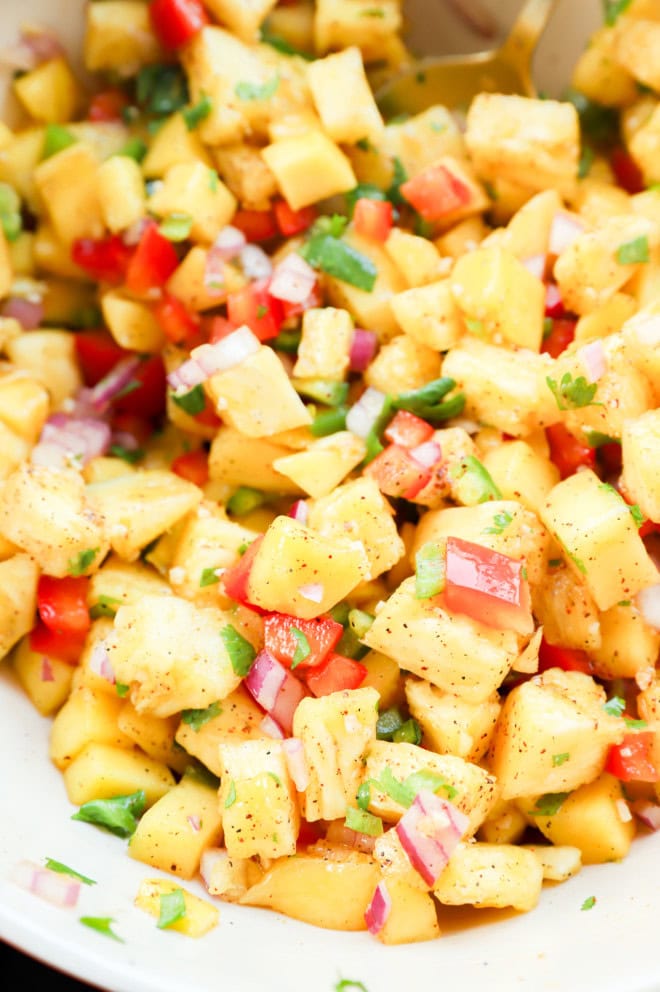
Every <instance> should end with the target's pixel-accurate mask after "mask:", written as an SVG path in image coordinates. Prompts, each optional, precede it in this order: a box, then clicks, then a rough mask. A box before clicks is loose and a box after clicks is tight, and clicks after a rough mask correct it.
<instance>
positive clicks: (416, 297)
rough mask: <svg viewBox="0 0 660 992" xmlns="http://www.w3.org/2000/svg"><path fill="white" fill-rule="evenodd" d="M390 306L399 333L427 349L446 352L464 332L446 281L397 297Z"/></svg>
mask: <svg viewBox="0 0 660 992" xmlns="http://www.w3.org/2000/svg"><path fill="white" fill-rule="evenodd" d="M391 306H392V311H393V313H394V317H395V319H396V321H397V323H398V324H399V326H400V328H401V330H402V331H403V332H404V333H405V334H409V335H410V337H412V338H414V339H415V340H416V341H419V342H420V343H421V344H425V345H426V346H427V347H429V348H435V349H437V350H438V351H448V350H449V349H450V348H453V347H454V345H456V344H458V341H459V338H460V337H461V336H462V334H463V332H464V324H463V320H462V317H461V312H460V310H459V309H458V306H457V305H456V302H455V300H454V297H453V294H452V291H451V281H450V280H449V279H442V280H440V281H439V282H431V283H429V284H428V285H427V286H418V287H417V288H415V289H407V290H405V291H404V292H403V293H397V294H396V296H393V297H392V301H391Z"/></svg>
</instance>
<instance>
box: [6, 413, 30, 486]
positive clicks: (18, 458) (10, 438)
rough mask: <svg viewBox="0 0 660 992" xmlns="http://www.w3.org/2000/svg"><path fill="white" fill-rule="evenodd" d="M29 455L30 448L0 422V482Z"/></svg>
mask: <svg viewBox="0 0 660 992" xmlns="http://www.w3.org/2000/svg"><path fill="white" fill-rule="evenodd" d="M29 454H30V446H29V444H28V443H27V441H25V440H24V439H23V438H22V437H18V435H17V434H14V432H13V431H10V430H9V428H8V427H6V426H5V424H3V423H2V421H0V480H1V479H6V478H7V477H8V476H10V475H11V474H12V472H14V471H16V469H17V468H18V466H19V465H20V464H21V463H22V462H24V461H25V459H26V458H27V457H28V455H29Z"/></svg>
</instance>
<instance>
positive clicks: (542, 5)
mask: <svg viewBox="0 0 660 992" xmlns="http://www.w3.org/2000/svg"><path fill="white" fill-rule="evenodd" d="M556 6H557V0H527V3H526V4H525V5H524V7H523V9H522V10H521V11H520V13H519V14H518V16H517V17H516V19H515V21H514V24H513V27H512V28H511V31H510V32H509V35H508V37H507V39H506V41H505V42H504V44H503V45H502V47H501V49H500V54H501V55H503V56H504V57H505V58H506V60H507V61H508V62H509V63H510V64H513V65H517V66H520V67H521V68H522V69H523V70H524V68H525V67H528V66H529V62H530V59H531V57H532V53H533V51H534V49H535V48H536V45H537V43H538V40H539V38H540V37H541V34H542V33H543V29H544V28H545V26H546V24H547V23H548V20H549V18H550V15H551V14H552V12H553V10H554V9H555V7H556Z"/></svg>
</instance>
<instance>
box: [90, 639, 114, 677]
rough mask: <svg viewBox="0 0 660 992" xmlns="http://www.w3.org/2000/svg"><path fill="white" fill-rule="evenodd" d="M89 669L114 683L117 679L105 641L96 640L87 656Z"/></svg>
mask: <svg viewBox="0 0 660 992" xmlns="http://www.w3.org/2000/svg"><path fill="white" fill-rule="evenodd" d="M89 668H90V671H92V672H94V673H95V674H96V675H99V676H100V677H101V678H102V679H105V680H106V682H109V683H110V684H111V685H114V684H115V682H116V681H117V680H116V678H115V673H114V670H113V668H112V663H111V661H110V655H109V654H108V649H107V648H106V646H105V641H97V643H96V644H95V645H94V648H93V650H92V653H91V655H90V658H89Z"/></svg>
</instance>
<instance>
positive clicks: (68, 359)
mask: <svg viewBox="0 0 660 992" xmlns="http://www.w3.org/2000/svg"><path fill="white" fill-rule="evenodd" d="M5 351H6V352H7V357H8V358H9V359H10V361H11V362H13V364H14V366H15V367H16V368H17V369H23V370H24V371H25V372H28V373H29V374H30V375H31V376H32V377H33V378H34V379H36V380H37V382H39V383H41V384H42V385H43V386H45V387H46V389H47V390H48V392H49V394H50V402H51V407H52V408H53V409H59V408H60V407H61V406H62V404H63V402H64V400H67V399H69V397H72V396H74V394H75V393H77V392H78V390H79V389H80V387H81V386H82V380H81V376H80V372H79V370H78V360H77V357H76V343H75V338H74V337H73V335H72V334H71V332H70V331H55V330H47V331H46V330H44V331H41V330H34V331H30V333H29V334H21V335H20V337H17V338H13V339H12V340H11V341H9V342H7V345H6V346H5ZM17 433H18V434H23V431H22V430H17Z"/></svg>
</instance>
